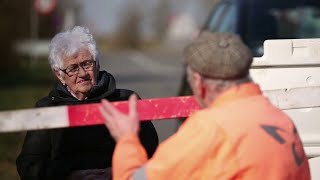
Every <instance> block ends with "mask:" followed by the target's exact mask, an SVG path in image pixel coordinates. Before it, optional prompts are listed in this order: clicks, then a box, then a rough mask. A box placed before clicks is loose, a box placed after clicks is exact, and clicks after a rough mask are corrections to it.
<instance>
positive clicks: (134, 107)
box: [129, 94, 138, 116]
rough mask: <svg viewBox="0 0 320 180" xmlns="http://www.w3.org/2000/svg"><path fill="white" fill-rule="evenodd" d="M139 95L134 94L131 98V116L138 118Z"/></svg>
mask: <svg viewBox="0 0 320 180" xmlns="http://www.w3.org/2000/svg"><path fill="white" fill-rule="evenodd" d="M137 101H138V98H137V95H136V94H132V95H131V96H130V98H129V115H130V116H137V113H138V111H137Z"/></svg>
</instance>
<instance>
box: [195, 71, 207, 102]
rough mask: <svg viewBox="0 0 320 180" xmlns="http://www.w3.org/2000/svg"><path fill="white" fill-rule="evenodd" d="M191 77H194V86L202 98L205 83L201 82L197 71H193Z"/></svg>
mask: <svg viewBox="0 0 320 180" xmlns="http://www.w3.org/2000/svg"><path fill="white" fill-rule="evenodd" d="M193 79H194V88H195V90H196V91H197V94H198V96H199V97H200V98H201V99H204V97H205V96H206V89H205V84H204V83H203V78H202V77H201V75H200V74H199V73H198V72H193Z"/></svg>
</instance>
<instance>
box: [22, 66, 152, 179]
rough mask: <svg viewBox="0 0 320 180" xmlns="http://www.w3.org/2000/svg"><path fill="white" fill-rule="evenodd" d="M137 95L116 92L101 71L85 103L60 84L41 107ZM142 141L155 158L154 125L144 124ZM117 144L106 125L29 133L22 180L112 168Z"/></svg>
mask: <svg viewBox="0 0 320 180" xmlns="http://www.w3.org/2000/svg"><path fill="white" fill-rule="evenodd" d="M132 93H134V92H133V91H130V90H124V89H116V85H115V80H114V78H113V76H112V75H111V74H109V73H107V72H105V71H101V72H100V73H99V76H98V84H97V86H94V88H92V90H91V92H90V95H89V96H88V98H87V99H86V100H84V101H79V100H78V99H76V98H74V97H73V96H72V95H71V94H70V93H69V92H68V91H67V89H66V88H65V87H64V86H63V85H62V84H60V83H58V84H57V85H56V86H55V87H54V88H53V90H52V91H51V92H50V93H49V95H48V96H47V97H44V98H42V99H41V100H39V101H38V102H37V103H36V106H37V107H46V106H60V105H70V104H87V103H97V102H100V101H101V99H104V98H105V99H108V100H109V101H122V100H127V99H128V98H129V96H130V95H131V94H132ZM139 136H140V140H141V142H142V144H143V146H144V147H145V149H146V151H147V153H148V156H149V157H151V156H152V154H153V153H154V151H155V149H156V147H157V145H158V136H157V133H156V130H155V128H154V126H153V125H152V123H151V122H143V123H141V128H140V134H139ZM114 147H115V141H114V140H113V138H112V137H111V136H110V134H109V132H108V130H107V128H106V127H105V126H104V125H96V126H86V127H75V128H62V129H50V130H37V131H29V132H27V135H26V137H25V140H24V144H23V147H22V150H21V153H20V155H19V156H18V158H17V161H16V163H17V170H18V172H19V175H20V177H21V179H23V180H25V179H32V180H38V179H39V180H40V179H41V180H43V179H66V177H67V176H68V175H69V174H70V173H71V172H72V171H73V170H83V169H102V168H107V167H111V160H112V154H113V150H114Z"/></svg>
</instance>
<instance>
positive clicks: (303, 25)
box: [180, 0, 320, 95]
mask: <svg viewBox="0 0 320 180" xmlns="http://www.w3.org/2000/svg"><path fill="white" fill-rule="evenodd" d="M202 30H207V31H212V32H233V33H236V34H238V35H239V36H240V37H241V38H242V40H243V41H244V43H245V44H247V45H248V46H249V47H250V49H251V50H252V52H253V55H254V56H255V57H257V56H261V55H263V42H264V41H265V40H266V39H295V38H319V37H320V0H220V2H219V3H217V4H216V6H215V7H214V8H213V10H212V12H211V13H210V15H209V17H208V19H207V22H206V23H205V25H204V27H203V28H202ZM188 94H191V91H190V88H189V86H188V83H187V81H186V77H185V76H184V78H183V83H182V86H181V88H180V95H188Z"/></svg>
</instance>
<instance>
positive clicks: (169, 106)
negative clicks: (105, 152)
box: [0, 96, 200, 132]
mask: <svg viewBox="0 0 320 180" xmlns="http://www.w3.org/2000/svg"><path fill="white" fill-rule="evenodd" d="M112 104H113V105H114V106H115V107H117V108H118V109H119V110H120V111H122V112H125V113H127V112H128V101H119V102H113V103H112ZM99 106H100V103H95V104H85V105H73V106H57V107H44V108H34V109H24V110H13V111H2V112H0V132H16V131H26V130H39V129H51V128H67V127H75V126H89V125H97V124H104V119H103V117H102V116H101V114H100V111H99ZM198 109H200V107H199V105H198V104H197V102H196V101H195V99H194V97H193V96H184V97H169V98H155V99H144V100H139V101H138V111H139V118H140V120H141V121H146V120H156V119H171V118H182V117H188V116H189V115H190V114H191V113H192V112H193V111H195V110H198Z"/></svg>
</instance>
